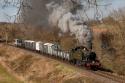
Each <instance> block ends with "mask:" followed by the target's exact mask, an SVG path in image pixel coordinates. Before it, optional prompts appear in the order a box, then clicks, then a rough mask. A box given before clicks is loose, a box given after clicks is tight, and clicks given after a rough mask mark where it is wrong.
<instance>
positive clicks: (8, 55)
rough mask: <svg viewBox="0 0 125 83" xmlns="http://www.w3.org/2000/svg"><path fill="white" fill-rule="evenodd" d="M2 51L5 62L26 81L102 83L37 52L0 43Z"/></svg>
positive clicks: (42, 82) (0, 50)
mask: <svg viewBox="0 0 125 83" xmlns="http://www.w3.org/2000/svg"><path fill="white" fill-rule="evenodd" d="M0 53H1V54H2V55H1V56H0V57H1V59H2V60H3V62H4V63H5V64H7V66H8V68H9V69H11V70H12V71H13V72H14V74H16V75H18V76H19V78H21V79H22V80H25V83H101V82H98V81H97V80H96V78H95V79H94V78H88V76H86V75H83V74H82V73H80V72H78V70H76V69H74V68H73V67H70V66H68V65H66V64H62V63H61V62H60V61H56V60H53V59H51V58H47V57H42V56H39V55H38V54H36V53H32V52H28V51H25V50H21V49H18V48H14V47H11V46H5V45H0ZM3 70H4V69H3ZM7 76H9V75H7ZM5 77H6V76H5ZM6 80H7V82H8V81H9V83H20V82H18V81H14V82H11V80H9V79H5V80H4V79H3V81H6ZM2 83H4V82H2ZM5 83H6V82H5Z"/></svg>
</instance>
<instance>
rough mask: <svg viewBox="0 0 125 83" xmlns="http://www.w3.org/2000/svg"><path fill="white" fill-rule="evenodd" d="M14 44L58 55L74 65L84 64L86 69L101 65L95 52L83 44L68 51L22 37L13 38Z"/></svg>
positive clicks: (96, 67)
mask: <svg viewBox="0 0 125 83" xmlns="http://www.w3.org/2000/svg"><path fill="white" fill-rule="evenodd" d="M14 45H15V46H17V47H22V48H26V49H29V50H34V51H37V52H40V53H45V54H48V55H50V56H52V57H58V58H61V59H63V60H66V61H69V62H70V63H73V64H75V65H79V66H84V67H86V68H87V69H92V70H93V69H94V70H97V69H99V68H100V66H101V64H100V62H99V61H98V60H97V57H96V54H95V52H92V51H90V50H88V49H87V48H86V47H84V46H78V47H76V48H73V49H71V50H70V51H63V50H61V48H60V46H59V45H57V44H53V43H44V42H41V41H32V40H22V39H15V42H14Z"/></svg>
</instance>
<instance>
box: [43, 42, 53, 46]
mask: <svg viewBox="0 0 125 83" xmlns="http://www.w3.org/2000/svg"><path fill="white" fill-rule="evenodd" d="M44 45H47V46H52V45H54V44H53V43H45V44H44Z"/></svg>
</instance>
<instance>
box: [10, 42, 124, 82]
mask: <svg viewBox="0 0 125 83" xmlns="http://www.w3.org/2000/svg"><path fill="white" fill-rule="evenodd" d="M9 46H12V47H15V46H13V45H12V44H9ZM15 48H17V47H15ZM20 49H23V48H20ZM24 50H26V49H24ZM27 51H30V52H32V53H37V52H34V51H31V50H27ZM37 54H40V53H37ZM45 57H49V58H52V59H56V60H58V61H60V62H62V63H65V64H67V65H70V66H74V64H70V63H69V62H68V61H65V60H62V59H58V58H57V57H51V56H45ZM75 67H77V68H78V69H80V70H81V71H83V69H84V70H86V69H85V68H83V67H80V66H76V65H75ZM87 71H88V72H91V73H93V74H96V75H99V76H102V77H104V78H107V79H110V80H112V81H115V82H116V83H125V77H124V76H118V75H115V74H113V73H111V72H106V71H102V70H98V71H91V70H87Z"/></svg>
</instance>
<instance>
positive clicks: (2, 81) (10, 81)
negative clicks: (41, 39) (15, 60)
mask: <svg viewBox="0 0 125 83" xmlns="http://www.w3.org/2000/svg"><path fill="white" fill-rule="evenodd" d="M0 83H23V82H21V81H19V80H18V79H16V78H15V77H14V76H13V75H11V74H10V73H9V72H8V71H6V69H5V68H4V67H3V66H2V65H1V64H0Z"/></svg>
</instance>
